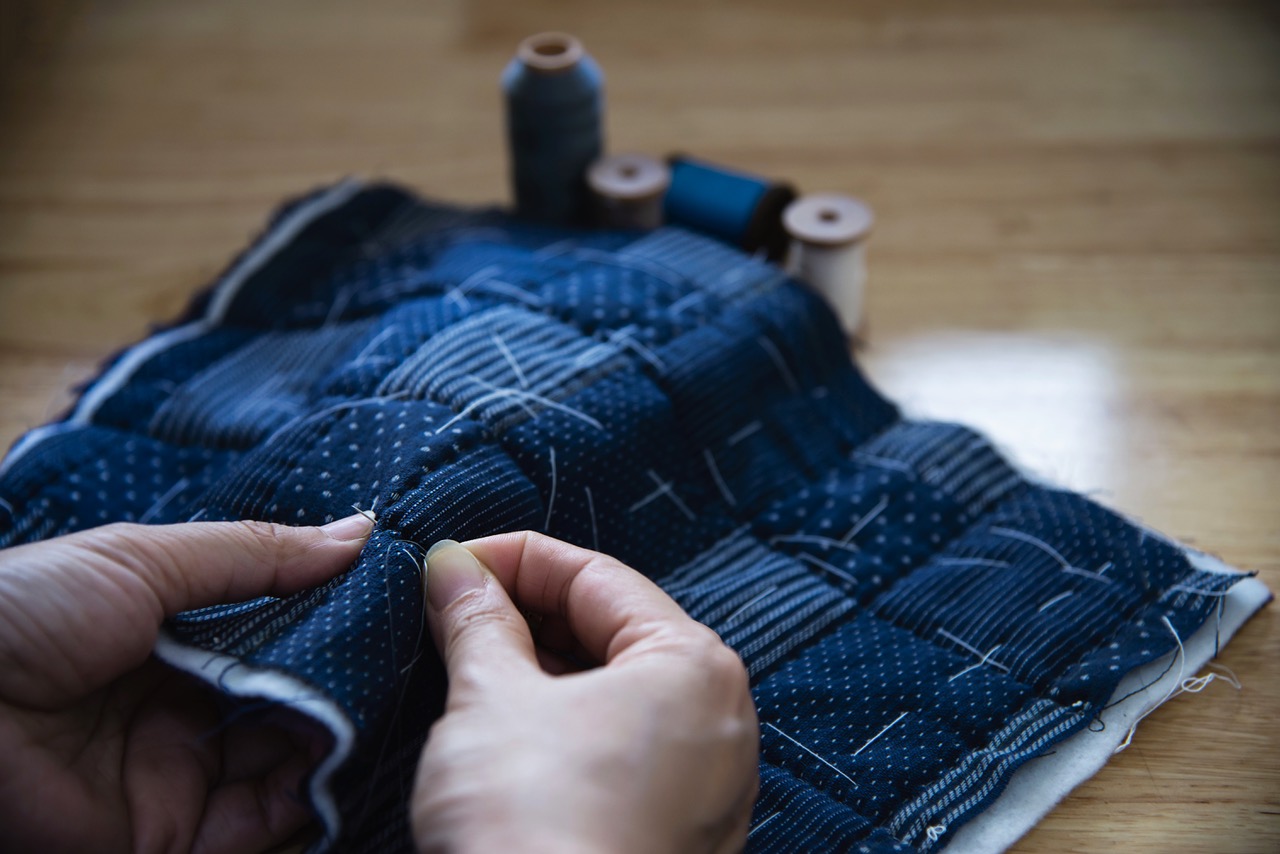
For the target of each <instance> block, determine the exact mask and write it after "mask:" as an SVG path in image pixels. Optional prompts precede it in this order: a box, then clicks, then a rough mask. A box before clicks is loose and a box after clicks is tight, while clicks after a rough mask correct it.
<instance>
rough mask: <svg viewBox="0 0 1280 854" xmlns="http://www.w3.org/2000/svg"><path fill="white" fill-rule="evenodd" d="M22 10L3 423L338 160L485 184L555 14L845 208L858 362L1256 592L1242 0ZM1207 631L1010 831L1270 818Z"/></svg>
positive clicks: (710, 135) (1276, 324) (652, 95)
mask: <svg viewBox="0 0 1280 854" xmlns="http://www.w3.org/2000/svg"><path fill="white" fill-rule="evenodd" d="M42 8H43V9H44V10H45V11H43V12H41V13H39V15H38V16H37V17H38V18H40V20H38V21H37V24H39V26H38V27H37V28H36V29H34V30H31V31H23V32H20V33H19V34H18V37H16V38H8V37H6V38H5V39H3V40H2V41H0V44H3V45H6V47H5V50H6V51H8V52H9V54H10V56H8V57H7V58H6V66H7V67H6V69H5V70H4V71H3V72H2V73H0V78H2V79H3V81H4V82H3V86H4V88H5V92H4V94H3V101H2V102H0V443H3V444H5V445H7V444H8V443H9V442H11V441H12V440H13V439H15V438H16V437H17V436H18V435H19V434H20V433H21V432H22V431H23V430H25V429H28V428H30V427H32V426H34V425H36V424H39V423H41V422H42V421H44V420H46V419H48V418H49V417H51V416H53V415H54V414H56V412H57V411H58V409H59V407H60V406H61V405H62V403H63V402H65V389H67V388H68V387H69V386H70V385H71V384H72V383H73V382H75V381H76V380H78V379H80V378H82V377H84V376H86V374H87V372H89V371H90V370H91V369H92V366H93V365H94V364H95V362H96V361H97V360H99V359H100V358H102V357H103V356H105V355H107V354H108V353H109V352H111V351H112V350H114V349H115V348H118V347H120V346H122V345H124V344H126V343H129V342H131V341H134V340H136V339H138V338H139V337H140V336H142V335H144V334H145V333H146V330H147V324H148V323H149V322H152V321H156V320H161V319H164V318H166V317H169V316H170V315H172V314H173V313H174V312H176V311H177V310H178V308H179V307H180V306H181V305H182V304H183V302H184V301H185V300H186V298H187V296H188V295H189V294H190V293H191V292H192V290H193V289H195V288H196V287H198V286H200V285H201V284H203V283H205V282H207V281H208V280H209V279H210V277H212V276H213V275H214V274H215V273H216V272H217V271H218V270H219V268H220V267H221V266H222V265H223V264H225V263H226V262H227V261H228V259H229V258H230V257H231V255H232V254H233V253H234V252H236V251H237V250H238V249H239V248H241V247H242V246H243V245H244V243H245V241H246V240H247V239H248V238H249V237H250V235H252V234H253V233H254V231H255V230H256V229H257V228H258V227H259V226H260V224H261V223H262V222H263V218H264V217H265V216H266V214H267V212H268V211H270V210H271V208H272V207H273V206H274V205H275V204H276V202H277V201H278V200H280V198H281V197H283V196H286V195H289V194H293V193H297V192H299V191H301V190H305V189H307V188H309V187H312V186H314V185H316V184H319V183H321V182H327V181H331V180H334V179H336V178H338V177H341V176H343V175H347V174H357V175H363V176H380V177H389V178H394V179H396V180H398V181H403V182H407V183H409V184H411V185H413V186H415V187H417V188H419V189H420V190H421V191H423V192H425V193H427V194H431V195H435V196H439V197H443V198H447V199H454V200H462V201H481V200H492V199H502V198H505V195H506V192H507V187H506V178H505V159H504V158H505V153H504V148H503V142H502V131H501V123H500V113H499V107H500V101H499V95H498V90H497V77H498V74H499V71H500V70H501V68H502V66H503V64H504V63H505V61H506V60H507V58H508V57H509V55H510V54H511V52H512V49H513V47H514V45H515V43H516V42H517V41H518V40H519V38H521V37H522V36H524V35H526V34H528V33H530V32H533V31H537V30H542V29H567V30H570V31H572V32H575V33H577V34H579V35H580V36H581V37H582V38H583V39H584V40H585V42H586V44H587V47H588V49H589V50H591V51H592V52H593V53H594V55H595V56H596V57H597V58H598V60H599V61H600V63H601V64H602V65H603V67H604V69H605V71H606V74H607V75H608V87H609V88H608V97H609V107H610V112H609V125H608V132H609V140H610V144H611V146H613V147H614V148H615V149H638V150H641V151H647V152H653V153H665V152H667V151H670V150H673V149H680V150H683V151H687V152H690V153H695V154H699V155H703V156H705V157H708V158H713V159H716V160H721V161H724V162H727V163H732V164H737V165H739V166H741V167H745V168H749V169H754V170H758V171H761V172H764V173H767V174H770V175H777V176H786V177H788V178H790V179H792V180H793V181H795V182H796V183H798V184H799V185H800V186H801V187H802V188H803V189H807V190H819V189H834V190H839V191H845V192H850V193H854V194H856V195H859V196H861V197H863V198H864V199H866V200H867V201H868V202H869V203H870V204H871V205H872V206H873V207H874V208H875V210H876V213H877V216H878V218H879V221H878V226H877V231H876V233H875V235H874V238H873V242H872V244H871V251H870V264H871V285H870V287H871V290H870V296H869V317H870V323H869V327H868V338H869V344H868V346H867V348H866V350H865V352H864V353H862V354H861V358H862V359H863V361H864V363H865V365H866V367H867V369H868V371H869V372H870V374H871V375H872V377H873V378H874V380H875V381H876V382H877V383H878V384H879V385H880V387H881V388H882V389H883V390H884V391H885V392H886V393H888V394H889V395H890V396H892V397H893V398H895V399H897V400H899V401H902V402H904V403H905V404H907V405H908V406H909V407H910V408H911V409H912V410H913V411H915V412H918V413H924V414H927V415H930V416H937V417H942V418H949V419H955V420H960V421H965V422H968V423H971V424H973V425H976V426H978V427H980V428H981V429H983V430H985V431H987V432H989V433H990V434H991V435H993V436H994V437H995V438H996V439H997V440H999V442H1000V443H1002V444H1003V445H1004V446H1005V447H1006V448H1007V449H1008V450H1009V451H1010V452H1011V453H1012V454H1014V455H1015V456H1016V457H1017V458H1019V459H1021V460H1022V461H1024V462H1025V463H1026V464H1028V465H1029V466H1031V467H1033V468H1036V469H1038V470H1040V471H1042V472H1044V473H1045V474H1047V475H1049V476H1051V477H1053V478H1056V479H1057V480H1059V481H1061V482H1064V483H1066V484H1067V485H1070V486H1072V487H1075V488H1077V489H1082V490H1087V491H1089V492H1090V493H1091V494H1093V495H1095V496H1097V497H1098V498H1099V499H1100V500H1101V501H1103V502H1105V503H1107V504H1109V505H1111V506H1114V507H1117V508H1119V509H1121V510H1123V511H1125V512H1126V513H1129V514H1131V515H1133V516H1137V517H1140V518H1141V519H1143V520H1145V521H1146V522H1148V523H1149V524H1151V525H1152V526H1154V527H1156V528H1158V529H1160V530H1163V531H1165V532H1168V533H1169V534H1172V535H1174V536H1176V537H1179V538H1181V539H1183V540H1185V541H1186V542H1189V543H1192V544H1194V545H1196V546H1199V547H1201V548H1203V549H1207V550H1209V551H1212V552H1214V553H1216V554H1218V555H1220V556H1221V557H1223V558H1224V559H1225V560H1227V561H1228V562H1229V563H1232V564H1234V565H1236V566H1240V567H1242V568H1246V569H1251V570H1257V571H1258V572H1259V573H1260V574H1261V576H1262V577H1263V578H1264V579H1265V580H1266V581H1267V582H1268V583H1269V584H1270V585H1271V587H1272V588H1273V589H1280V512H1278V511H1280V499H1277V493H1280V22H1278V20H1280V19H1278V18H1277V15H1276V13H1274V12H1269V11H1267V10H1266V8H1265V4H1257V5H1249V4H1235V3H1177V2H1117V3H1108V4H1102V3H1092V2H1083V0H1060V2H1029V0H1010V2H969V3H963V4H959V3H952V2H946V1H945V0H937V2H906V1H905V0H883V2H878V3H866V4H854V3H850V2H846V0H833V1H832V2H812V0H788V2H785V3H783V2H778V3H765V2H760V0H725V2H708V0H647V2H644V3H635V4H632V5H630V6H622V5H621V4H615V3H590V2H585V0H580V1H577V2H557V3H539V2H528V0H526V2H519V3H515V2H499V0H481V2H466V0H451V2H426V0H404V2H378V3H363V4H357V3H339V2H317V0H305V2H304V0H296V2H271V3H262V2H257V0H208V2H174V0H149V1H148V2H141V0H131V1H130V2H126V1H125V0H119V2H113V3H96V4H80V3H75V2H63V3H57V4H53V5H52V6H49V5H47V4H46V5H44V6H43V7H42ZM357 10H359V11H357ZM3 17H4V19H5V20H0V24H6V25H7V23H11V19H12V20H17V19H20V18H21V17H22V16H21V14H18V15H11V14H8V13H6V15H5V16H3ZM10 29H11V28H10ZM15 45H16V47H15ZM1221 661H1222V663H1224V664H1226V665H1228V666H1230V667H1231V668H1232V669H1233V670H1234V671H1235V672H1236V673H1237V674H1238V675H1239V677H1240V681H1241V682H1242V683H1243V686H1244V687H1243V689H1242V690H1241V691H1239V692H1237V691H1235V690H1233V689H1232V688H1230V687H1229V686H1227V685H1225V684H1223V683H1217V684H1214V685H1211V686H1210V687H1209V688H1208V689H1207V690H1206V691H1204V692H1203V693H1202V694H1200V695H1186V696H1183V697H1179V698H1177V699H1174V700H1173V701H1171V702H1170V703H1169V704H1168V705H1166V706H1165V707H1164V708H1162V709H1161V710H1160V711H1158V712H1157V713H1156V714H1154V715H1153V716H1152V717H1150V718H1149V719H1148V720H1147V721H1146V722H1145V723H1144V724H1143V726H1142V728H1141V730H1140V731H1139V732H1138V734H1137V736H1136V738H1135V739H1134V741H1133V746H1132V747H1131V748H1130V749H1129V750H1128V751H1127V752H1126V753H1124V754H1121V755H1120V756H1118V757H1116V758H1115V760H1114V761H1113V762H1112V763H1111V764H1110V765H1109V766H1108V767H1107V768H1106V769H1105V770H1104V771H1103V772H1102V773H1101V774H1099V775H1098V776H1097V777H1096V778H1095V779H1094V780H1092V781H1091V782H1089V783H1087V784H1086V785H1084V786H1082V787H1081V788H1080V789H1079V790H1078V791H1077V792H1076V793H1075V794H1073V795H1072V796H1071V797H1070V798H1069V799H1068V800H1067V801H1066V802H1065V803H1064V804H1063V805H1062V806H1061V807H1060V808H1059V809H1058V810H1057V811H1055V812H1054V813H1053V814H1052V815H1050V816H1049V817H1048V818H1047V819H1045V820H1044V822H1043V823H1042V824H1041V825H1040V826H1039V827H1038V828H1037V829H1036V830H1035V831H1034V832H1032V833H1031V834H1030V835H1029V836H1028V837H1027V838H1026V839H1025V840H1024V841H1023V842H1022V843H1021V844H1020V845H1019V847H1018V849H1017V850H1020V851H1068V850H1078V851H1103V850H1113V849H1116V848H1120V849H1123V850H1125V851H1126V852H1128V854H1137V852H1167V851H1259V852H1263V851H1266V852H1273V851H1277V850H1280V713H1278V710H1280V619H1278V617H1277V614H1276V609H1275V608H1269V609H1267V610H1265V611H1264V612H1263V613H1262V614H1261V615H1259V616H1258V617H1257V618H1255V619H1254V620H1253V621H1252V622H1251V623H1250V624H1249V625H1248V626H1246V627H1245V629H1244V630H1243V631H1242V632H1241V634H1240V635H1239V638H1238V639H1237V640H1236V641H1235V643H1233V644H1232V645H1231V647H1230V648H1229V649H1227V650H1226V651H1225V653H1224V654H1223V656H1222V658H1221Z"/></svg>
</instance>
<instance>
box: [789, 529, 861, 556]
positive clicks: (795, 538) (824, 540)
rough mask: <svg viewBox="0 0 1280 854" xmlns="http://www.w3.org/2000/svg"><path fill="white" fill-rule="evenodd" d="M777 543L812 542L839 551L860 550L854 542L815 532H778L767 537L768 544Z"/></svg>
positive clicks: (855, 551)
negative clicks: (822, 535)
mask: <svg viewBox="0 0 1280 854" xmlns="http://www.w3.org/2000/svg"><path fill="white" fill-rule="evenodd" d="M778 543H813V544H814V545H818V546H822V547H823V548H827V549H840V550H841V551H846V552H853V553H854V554H857V553H859V552H861V551H862V549H860V548H858V547H857V545H855V544H854V543H846V542H844V541H842V540H836V539H832V538H831V537H819V536H818V535H816V534H778V535H777V536H775V537H770V538H769V545H771V546H772V545H776V544H778Z"/></svg>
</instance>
